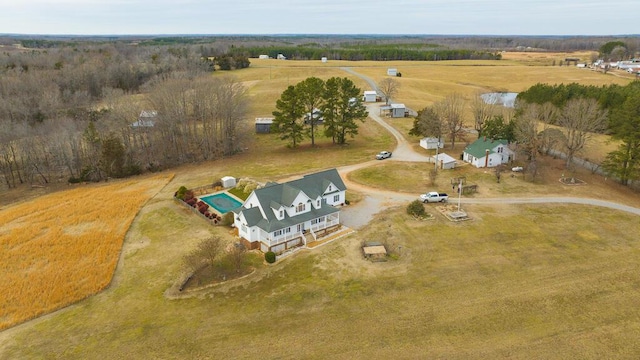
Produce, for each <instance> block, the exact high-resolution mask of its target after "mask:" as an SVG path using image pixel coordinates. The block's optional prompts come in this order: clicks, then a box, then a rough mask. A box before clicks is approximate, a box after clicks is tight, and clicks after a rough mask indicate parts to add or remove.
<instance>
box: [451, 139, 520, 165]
mask: <svg viewBox="0 0 640 360" xmlns="http://www.w3.org/2000/svg"><path fill="white" fill-rule="evenodd" d="M508 145H509V142H508V141H507V140H494V139H487V138H485V137H482V138H480V139H478V140H476V141H474V142H473V143H471V144H470V145H469V146H467V147H466V148H465V149H464V151H463V153H462V160H464V161H466V162H468V163H470V164H472V165H474V166H475V167H477V168H482V167H496V166H498V165H502V164H507V163H509V162H510V161H512V160H514V158H515V153H514V152H513V150H511V149H509V146H508Z"/></svg>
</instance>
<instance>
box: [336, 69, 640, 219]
mask: <svg viewBox="0 0 640 360" xmlns="http://www.w3.org/2000/svg"><path fill="white" fill-rule="evenodd" d="M342 69H343V70H344V71H346V72H348V73H350V74H353V75H356V76H359V77H360V78H362V79H364V80H365V81H367V83H369V85H371V88H372V89H376V88H377V87H376V84H375V82H374V81H373V80H371V79H370V78H368V77H366V76H364V75H362V74H358V73H357V72H355V71H354V70H353V69H351V68H342ZM367 111H368V112H369V118H371V119H373V120H374V121H376V122H377V123H378V124H380V125H381V126H382V127H384V128H385V129H387V131H389V132H390V133H391V134H392V135H393V136H394V137H395V138H396V141H397V146H396V148H395V149H394V150H392V152H393V155H392V157H391V159H389V160H381V161H407V162H425V163H426V162H427V156H425V155H422V154H419V153H416V152H415V151H414V150H413V148H412V147H411V145H410V144H409V143H408V142H407V140H406V139H405V138H404V136H402V134H400V132H398V131H397V130H396V129H395V128H394V127H392V126H391V125H389V124H387V123H386V122H385V121H384V120H383V119H382V118H381V117H380V115H379V114H380V110H379V105H378V104H376V103H374V104H367ZM380 150H381V151H382V150H388V149H380ZM378 163H379V160H371V161H367V162H364V163H360V164H355V165H348V166H343V167H340V168H338V173H339V174H340V176H341V177H342V179H343V181H344V182H345V184H346V185H347V188H349V189H352V190H355V191H357V192H359V193H362V194H363V195H364V199H363V200H361V201H359V202H358V203H357V204H353V205H350V206H347V207H345V208H344V209H343V210H342V212H343V214H344V216H342V217H341V220H342V222H343V224H344V225H346V226H348V227H350V228H352V229H359V228H361V227H362V226H364V225H366V224H367V223H369V222H370V221H371V220H372V219H373V216H374V215H375V214H376V213H378V212H380V211H382V210H385V209H387V208H389V207H392V206H398V205H406V204H408V203H409V202H411V201H413V200H415V199H417V198H418V195H419V194H418V193H416V194H408V193H401V192H395V191H388V190H380V189H375V188H372V187H368V186H365V185H362V184H358V183H355V182H352V181H350V180H349V176H348V175H349V173H350V172H352V171H355V170H359V169H362V168H365V167H369V166H374V165H375V164H378ZM425 166H429V165H427V164H425ZM457 201H458V199H451V201H450V202H456V203H457ZM460 203H462V204H580V205H592V206H599V207H605V208H609V209H614V210H619V211H624V212H628V213H631V214H635V215H640V208H636V207H632V206H627V205H622V204H618V203H614V202H610V201H604V200H599V199H591V198H576V197H514V198H506V197H505V198H482V199H475V198H474V199H472V198H461V199H460Z"/></svg>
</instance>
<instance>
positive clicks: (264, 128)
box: [256, 117, 273, 134]
mask: <svg viewBox="0 0 640 360" xmlns="http://www.w3.org/2000/svg"><path fill="white" fill-rule="evenodd" d="M271 124H273V118H270V117H269V118H267V117H263V118H256V133H258V134H268V133H270V132H271Z"/></svg>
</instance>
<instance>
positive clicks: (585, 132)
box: [558, 98, 607, 168]
mask: <svg viewBox="0 0 640 360" xmlns="http://www.w3.org/2000/svg"><path fill="white" fill-rule="evenodd" d="M606 120H607V111H606V110H602V109H601V108H600V106H599V105H598V102H597V101H596V100H594V99H584V98H582V99H573V100H569V101H568V102H567V103H566V105H565V106H564V108H563V109H562V113H561V114H560V117H559V119H558V125H560V126H561V127H562V132H563V133H564V136H565V139H564V148H565V151H566V155H567V163H566V167H567V168H569V167H570V166H571V163H572V161H573V158H574V156H575V155H576V154H577V153H579V152H580V151H581V150H582V149H583V148H584V147H585V145H586V143H587V141H588V140H589V139H590V138H591V136H592V135H593V133H595V132H598V131H601V130H603V129H604V127H605V125H606Z"/></svg>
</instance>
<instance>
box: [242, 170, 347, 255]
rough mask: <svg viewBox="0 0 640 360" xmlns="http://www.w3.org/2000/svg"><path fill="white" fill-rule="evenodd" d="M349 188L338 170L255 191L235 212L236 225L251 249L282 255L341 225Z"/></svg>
mask: <svg viewBox="0 0 640 360" xmlns="http://www.w3.org/2000/svg"><path fill="white" fill-rule="evenodd" d="M346 190H347V187H346V186H345V184H344V182H343V181H342V178H341V177H340V175H339V174H338V171H337V170H336V169H330V170H325V171H322V172H318V173H315V174H310V175H305V176H304V177H303V178H302V179H298V180H293V181H289V182H286V183H284V184H278V183H269V184H267V185H266V186H265V187H263V188H260V189H256V190H254V191H253V192H252V193H251V195H249V197H248V198H247V200H245V202H244V204H242V206H241V207H239V208H237V209H235V210H233V212H234V226H235V227H236V228H237V229H238V235H239V236H240V238H241V240H242V242H243V244H244V245H245V246H246V247H247V248H248V249H260V250H262V251H263V252H267V251H273V252H275V253H281V252H283V251H285V250H287V249H290V248H293V247H296V246H303V245H306V244H307V240H308V239H309V240H310V241H313V240H314V239H316V237H317V235H318V234H323V233H326V232H327V231H328V230H332V229H335V228H337V227H339V226H340V209H339V208H338V207H336V206H341V205H344V203H345V193H346Z"/></svg>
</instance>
